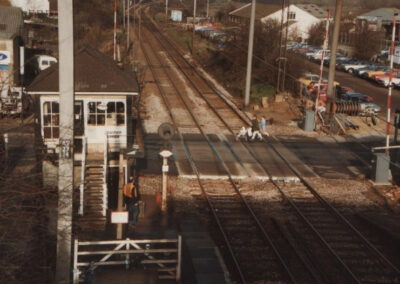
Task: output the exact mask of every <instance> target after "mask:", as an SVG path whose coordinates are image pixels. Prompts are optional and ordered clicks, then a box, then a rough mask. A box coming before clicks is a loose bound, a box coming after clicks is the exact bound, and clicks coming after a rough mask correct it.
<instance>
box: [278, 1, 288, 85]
mask: <svg viewBox="0 0 400 284" xmlns="http://www.w3.org/2000/svg"><path fill="white" fill-rule="evenodd" d="M284 20H285V0H282V13H281V29H280V33H279V57H278V64H279V66H278V80H277V81H278V83H277V84H276V92H277V93H279V92H280V91H281V88H280V85H281V73H282V68H281V62H282V39H283V22H284ZM288 21H289V19H286V24H288Z"/></svg>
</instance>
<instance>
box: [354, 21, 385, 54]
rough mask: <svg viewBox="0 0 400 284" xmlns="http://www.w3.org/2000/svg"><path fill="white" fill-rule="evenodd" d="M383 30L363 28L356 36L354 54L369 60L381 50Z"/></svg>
mask: <svg viewBox="0 0 400 284" xmlns="http://www.w3.org/2000/svg"><path fill="white" fill-rule="evenodd" d="M381 38H382V33H381V32H376V31H373V30H371V29H369V28H366V29H362V30H361V31H360V32H359V33H358V34H357V35H356V37H355V42H354V56H355V57H356V58H357V59H362V60H369V59H371V58H372V57H373V56H374V55H376V54H377V53H378V52H379V50H380V39H381Z"/></svg>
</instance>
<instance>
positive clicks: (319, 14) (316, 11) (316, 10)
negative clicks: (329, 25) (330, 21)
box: [295, 4, 327, 19]
mask: <svg viewBox="0 0 400 284" xmlns="http://www.w3.org/2000/svg"><path fill="white" fill-rule="evenodd" d="M295 6H296V7H298V8H300V9H302V10H303V11H306V12H307V13H309V14H311V15H313V16H314V17H316V18H317V19H326V16H327V15H326V10H324V9H322V8H321V7H320V6H318V5H315V4H295Z"/></svg>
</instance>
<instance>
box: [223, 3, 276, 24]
mask: <svg viewBox="0 0 400 284" xmlns="http://www.w3.org/2000/svg"><path fill="white" fill-rule="evenodd" d="M280 9H281V6H280V5H273V4H261V3H257V4H256V19H258V20H259V19H261V18H264V17H266V16H268V15H271V14H272V13H275V12H276V11H279V10H280ZM250 12H251V3H249V4H247V5H244V6H242V7H240V8H238V9H236V10H233V11H232V12H230V13H229V15H232V16H237V17H241V18H250Z"/></svg>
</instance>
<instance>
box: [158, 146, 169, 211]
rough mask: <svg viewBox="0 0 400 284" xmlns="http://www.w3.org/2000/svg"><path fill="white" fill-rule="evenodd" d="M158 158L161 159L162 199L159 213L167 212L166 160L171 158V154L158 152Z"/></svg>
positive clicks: (165, 151)
mask: <svg viewBox="0 0 400 284" xmlns="http://www.w3.org/2000/svg"><path fill="white" fill-rule="evenodd" d="M160 156H161V157H163V165H162V198H161V211H162V212H166V211H167V187H168V171H169V168H168V158H169V157H171V156H172V152H171V151H168V150H163V151H161V152H160Z"/></svg>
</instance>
